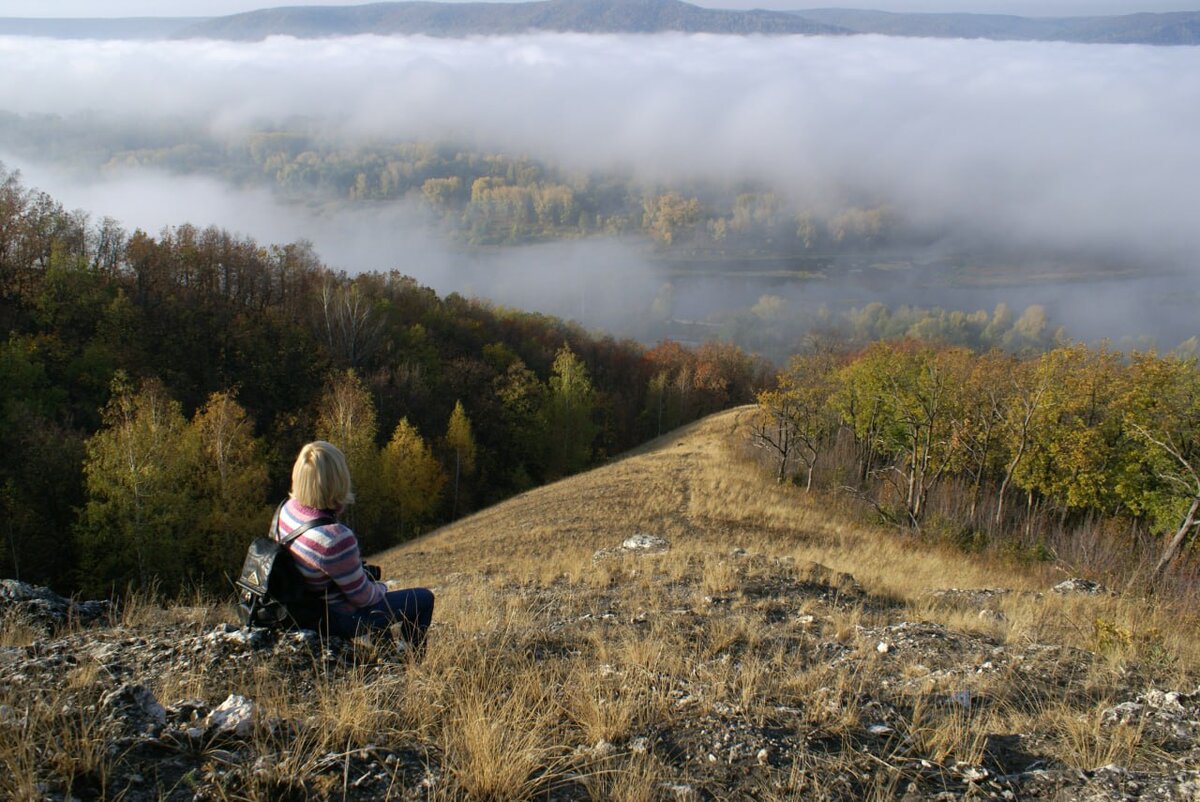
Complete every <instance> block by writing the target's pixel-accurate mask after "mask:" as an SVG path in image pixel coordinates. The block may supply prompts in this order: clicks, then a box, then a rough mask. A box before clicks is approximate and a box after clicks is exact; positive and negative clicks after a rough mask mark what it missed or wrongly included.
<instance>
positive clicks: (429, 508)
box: [379, 418, 446, 540]
mask: <svg viewBox="0 0 1200 802" xmlns="http://www.w3.org/2000/svg"><path fill="white" fill-rule="evenodd" d="M379 467H380V485H381V490H382V493H383V496H384V499H385V500H386V501H387V502H388V503H389V504H390V505H391V506H392V507H393V508H394V510H395V518H396V521H397V525H398V529H399V531H398V532H397V533H396V534H397V537H398V538H399V539H400V540H403V539H404V538H405V536H406V534H411V533H412V532H413V529H414V527H415V526H416V525H417V524H419V523H420V522H421V521H422V520H424V518H425V517H426V516H428V515H429V514H430V513H432V512H433V511H434V510H435V509H437V505H438V502H439V501H440V500H441V493H442V488H443V487H444V486H445V484H446V474H445V472H444V471H443V470H442V466H441V464H440V463H439V462H438V460H437V457H435V456H434V454H433V449H432V448H431V447H430V446H429V444H428V443H426V442H425V441H424V440H423V439H422V438H421V435H420V433H419V432H418V431H417V429H416V427H415V426H413V425H412V424H411V423H409V422H408V419H407V418H401V419H400V422H399V423H398V424H396V429H395V431H394V432H392V439H391V440H389V441H388V444H387V445H386V446H384V448H383V453H382V454H381V455H380V461H379ZM406 527H407V533H406Z"/></svg>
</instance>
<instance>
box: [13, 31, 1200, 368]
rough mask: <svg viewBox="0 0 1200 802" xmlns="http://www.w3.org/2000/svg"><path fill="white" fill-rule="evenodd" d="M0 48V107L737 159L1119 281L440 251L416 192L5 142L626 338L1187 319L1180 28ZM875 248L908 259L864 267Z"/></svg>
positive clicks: (1189, 161) (1189, 191)
mask: <svg viewBox="0 0 1200 802" xmlns="http://www.w3.org/2000/svg"><path fill="white" fill-rule="evenodd" d="M0 72H2V73H3V74H5V75H6V76H12V78H13V79H12V80H8V81H4V82H0V111H4V112H12V113H17V114H61V115H73V114H82V113H95V114H98V115H102V117H103V118H104V119H119V120H121V121H123V123H135V124H136V125H137V126H139V127H140V128H141V129H142V130H144V131H160V130H161V131H163V132H168V133H169V132H170V131H172V130H178V129H179V127H180V126H184V127H187V126H195V127H196V128H197V129H199V130H204V131H206V132H208V133H210V134H212V135H214V136H217V137H222V138H227V139H228V140H229V141H231V142H233V141H236V140H237V139H238V138H239V137H240V136H241V135H242V134H244V133H245V132H247V131H249V130H261V129H263V128H271V127H278V128H287V127H289V126H293V125H299V126H302V127H303V128H304V129H305V130H309V131H312V130H314V129H315V130H316V131H317V132H319V133H321V134H323V135H325V136H327V137H330V138H332V139H335V140H336V141H340V142H345V143H347V144H349V145H353V144H355V143H370V142H377V141H389V142H392V141H400V140H414V139H415V140H422V141H431V142H454V143H459V144H461V145H463V146H465V147H476V148H479V149H480V150H483V151H491V152H497V151H501V152H508V153H512V154H526V155H528V156H530V157H531V158H534V159H538V160H540V161H543V162H547V163H550V164H557V165H560V166H562V167H565V168H568V169H573V170H579V171H583V172H590V173H605V172H611V171H622V172H627V173H632V174H633V175H634V176H635V177H636V178H637V179H640V180H642V181H645V182H651V183H653V182H661V183H662V185H664V186H666V187H673V186H685V187H686V186H690V185H694V182H715V183H718V184H724V185H727V186H734V187H736V186H738V185H740V184H742V183H744V182H752V183H753V184H754V185H755V186H756V187H759V188H769V189H772V190H774V191H775V192H777V193H779V194H780V195H782V196H784V197H785V198H786V199H787V200H789V201H790V202H791V203H792V204H793V205H794V206H795V208H797V209H810V210H813V211H814V212H815V213H817V214H820V213H821V212H822V211H836V210H838V209H841V208H844V207H846V206H847V205H855V204H862V205H876V206H877V205H880V204H887V205H890V206H891V207H892V208H893V209H894V210H895V211H896V213H897V214H898V215H900V216H901V217H902V218H903V219H904V220H905V221H907V223H908V224H909V225H910V226H911V227H912V229H913V230H916V231H935V232H940V233H944V234H948V235H949V237H948V239H947V240H946V247H947V250H948V252H954V253H964V252H965V253H971V252H972V251H974V252H975V254H976V256H977V257H978V258H979V259H981V260H983V261H986V260H987V259H988V255H989V253H995V252H997V251H999V250H1005V251H1007V252H1009V253H1028V254H1034V255H1036V254H1039V253H1041V254H1053V255H1054V256H1055V258H1056V259H1059V260H1062V259H1066V260H1068V261H1069V260H1071V258H1072V257H1073V256H1074V258H1075V260H1076V261H1078V262H1086V261H1087V260H1088V259H1097V258H1102V259H1103V260H1104V261H1106V262H1108V263H1110V264H1113V263H1115V264H1119V265H1123V266H1124V267H1125V272H1126V273H1132V274H1133V275H1135V276H1137V275H1139V274H1141V275H1142V279H1143V281H1144V282H1145V283H1141V282H1137V281H1131V280H1129V279H1125V280H1123V281H1119V282H1117V281H1109V282H1107V283H1097V282H1095V281H1092V282H1090V283H1086V282H1077V283H1069V282H1065V283H1064V282H1063V281H1046V280H1045V276H1042V277H1037V276H1034V277H1033V279H1032V280H1031V283H1029V284H1028V285H1026V286H1021V287H1004V286H1001V287H996V286H991V287H984V286H981V285H979V284H978V283H977V284H975V285H972V286H967V287H963V286H955V285H951V284H947V283H946V281H945V279H946V274H945V273H944V272H943V273H938V272H937V271H932V272H931V271H926V270H923V269H922V268H921V264H923V263H924V262H935V261H937V260H938V259H940V258H941V257H942V255H941V254H931V253H924V252H922V253H901V254H889V255H880V256H879V257H878V258H877V259H873V258H867V259H866V260H865V261H864V264H863V265H855V264H852V263H840V264H834V265H833V266H832V267H831V270H830V271H829V273H830V275H834V276H836V279H834V278H828V279H825V280H823V281H815V282H811V281H810V282H801V281H797V280H795V279H794V278H792V279H789V278H782V279H779V278H776V279H771V278H762V277H758V278H756V277H728V276H724V277H711V278H709V279H705V280H701V279H696V278H694V277H687V278H684V279H678V278H673V277H672V276H671V275H669V274H670V273H671V269H670V268H669V267H663V266H662V265H657V266H656V265H654V264H653V263H652V262H651V260H650V259H649V258H648V252H647V249H646V247H645V246H644V245H643V244H636V245H634V244H630V243H626V242H622V241H615V242H614V241H605V242H597V241H594V240H588V241H582V242H574V243H565V244H559V245H549V246H539V247H533V248H520V249H503V250H496V251H484V252H474V253H470V252H465V251H464V250H462V249H456V248H455V247H452V246H450V245H449V244H447V243H446V242H444V241H442V240H440V239H439V237H438V235H436V234H435V233H433V228H432V227H430V225H429V221H428V219H427V218H426V215H425V213H424V212H423V210H422V209H421V208H420V207H419V205H417V204H415V203H408V202H404V203H392V204H377V205H376V204H366V203H364V204H356V205H351V204H348V203H344V202H343V203H338V204H329V205H324V206H322V205H316V204H315V202H314V205H310V206H305V205H289V204H285V203H283V202H282V201H279V200H278V199H277V198H276V197H275V196H273V195H271V194H270V193H268V192H267V191H266V190H254V189H233V188H230V187H228V186H225V185H223V184H221V183H219V182H217V181H215V180H212V179H208V178H202V177H197V176H178V175H168V174H164V173H154V172H150V171H144V170H143V171H120V170H117V171H112V170H109V171H107V172H106V173H105V174H104V175H103V176H101V177H93V178H91V179H89V180H86V181H84V180H80V178H79V177H78V176H73V175H70V174H67V173H65V172H59V171H57V170H56V169H55V168H54V167H52V166H49V164H48V163H47V162H44V161H43V160H41V159H38V158H33V157H31V155H30V154H29V153H28V152H23V153H22V155H21V158H20V159H17V158H11V157H10V158H9V159H6V160H5V161H6V163H7V164H8V166H9V167H10V168H21V169H22V170H23V171H24V172H25V175H26V180H27V183H28V184H29V185H31V186H38V187H40V188H43V189H45V190H46V191H48V192H50V193H51V194H53V195H55V196H56V197H57V198H59V199H60V200H61V201H62V202H63V203H64V204H66V205H67V206H68V207H71V208H76V207H78V208H83V209H86V210H88V211H89V212H91V213H93V215H95V216H103V215H108V216H112V217H114V218H117V219H118V220H120V221H121V222H122V223H123V224H125V225H126V226H128V227H130V228H133V227H140V228H143V229H146V230H148V231H151V232H154V231H157V230H158V229H160V228H161V227H162V226H164V225H177V224H180V223H183V222H190V223H193V224H196V225H201V226H203V225H207V224H210V223H213V224H216V225H219V226H222V227H226V228H228V229H230V230H233V231H236V232H239V233H242V234H246V235H249V236H252V237H254V238H255V239H257V240H259V241H260V242H264V243H266V242H286V241H293V240H296V239H308V240H311V241H312V242H313V243H314V244H315V246H316V249H317V251H318V253H319V254H320V255H321V257H322V258H323V259H325V260H326V261H327V262H328V263H329V264H331V265H332V266H335V267H338V268H343V269H347V270H349V271H351V272H356V271H359V270H388V269H398V270H401V271H403V272H405V273H408V274H411V275H413V276H415V277H417V278H418V279H419V280H421V281H422V282H424V283H427V284H429V285H430V286H432V287H434V288H435V289H437V290H439V291H440V292H449V291H458V292H464V293H467V294H474V295H479V296H484V297H489V298H492V299H494V300H495V301H497V302H498V303H504V304H508V305H513V306H520V307H523V308H530V309H536V310H540V311H546V312H549V313H553V314H560V315H564V316H567V317H571V318H575V319H578V320H580V321H581V322H583V323H584V324H586V325H592V326H603V327H605V328H607V329H609V330H612V331H614V332H616V333H619V334H631V335H633V336H639V337H641V336H646V332H648V331H653V330H654V329H653V326H650V325H648V323H647V321H648V319H649V318H648V315H649V314H650V310H651V309H652V308H653V309H654V310H655V312H654V314H656V315H658V316H659V317H660V318H664V319H668V320H669V319H685V320H702V319H705V318H707V317H708V316H710V315H711V314H713V313H714V311H715V312H720V311H721V310H722V309H725V310H731V309H741V308H747V307H750V306H753V305H754V304H755V303H756V299H757V298H759V297H760V296H761V295H763V294H774V295H779V296H780V297H783V298H784V299H785V300H786V301H787V303H789V304H791V305H792V306H793V308H797V309H798V308H801V307H803V308H805V309H812V308H819V307H820V305H821V304H830V305H836V306H838V307H844V306H846V305H858V304H861V303H869V302H871V301H883V302H885V303H889V304H902V303H910V304H917V305H922V306H930V305H934V304H941V305H945V306H950V307H953V308H959V309H964V310H973V309H980V308H984V309H986V308H990V307H992V306H993V305H994V304H995V303H998V302H1005V303H1008V304H1009V305H1010V306H1012V307H1013V308H1015V309H1020V308H1022V307H1023V306H1024V305H1026V304H1028V303H1034V302H1040V303H1048V304H1050V305H1051V307H1052V308H1051V309H1050V311H1051V314H1052V315H1053V316H1055V317H1056V320H1055V322H1056V323H1058V322H1062V323H1065V324H1066V325H1067V326H1068V329H1069V333H1070V334H1072V335H1073V336H1077V337H1087V338H1095V337H1101V336H1112V337H1122V336H1127V335H1130V336H1136V335H1138V334H1147V335H1150V336H1154V337H1158V338H1160V340H1161V341H1162V342H1163V343H1164V344H1165V345H1173V344H1174V343H1176V342H1178V341H1179V340H1181V339H1184V338H1186V337H1188V336H1191V335H1193V334H1196V333H1197V332H1196V330H1195V329H1196V326H1195V324H1193V323H1191V322H1190V315H1188V314H1187V312H1188V310H1190V308H1191V305H1192V304H1191V300H1194V299H1196V298H1197V297H1200V287H1198V286H1197V283H1198V280H1200V279H1198V276H1200V270H1197V269H1196V268H1197V267H1200V264H1198V262H1197V254H1200V227H1197V226H1196V225H1195V220H1194V217H1195V208H1196V199H1195V193H1196V190H1195V184H1196V177H1197V176H1200V149H1198V148H1196V147H1195V142H1196V141H1197V139H1198V138H1200V103H1198V102H1197V98H1200V48H1153V47H1141V46H1103V45H1068V44H1061V43H1014V42H984V41H954V40H913V39H890V38H886V37H875V36H863V37H849V38H820V37H773V38H753V37H723V36H711V35H697V36H687V35H681V34H672V35H657V36H584V35H569V34H568V35H562V34H539V35H529V36H520V37H491V38H478V39H470V40H441V39H430V38H424V37H407V38H405V37H396V38H376V37H359V38H353V39H332V40H315V41H312V40H305V41H301V40H294V39H288V38H274V39H269V40H267V41H265V42H260V43H231V42H203V41H188V42H62V41H46V40H30V39H21V38H0ZM164 135H166V134H164ZM3 147H4V144H3V143H0V149H3ZM0 158H2V157H0ZM46 158H49V157H48V156H47V157H46ZM685 191H686V190H685ZM897 260H899V261H901V262H909V263H912V264H913V265H915V266H916V267H913V268H912V269H908V270H906V271H899V272H897V271H888V270H878V269H875V268H874V267H873V266H872V263H873V261H884V262H894V261H897ZM852 261H853V260H851V262H852ZM1056 271H1060V272H1061V268H1060V267H1059V266H1051V267H1050V268H1048V270H1047V271H1046V272H1048V273H1054V272H1056ZM1033 272H1037V271H1036V270H1034V271H1033ZM1068 272H1069V271H1068ZM1165 272H1170V273H1171V274H1173V275H1172V276H1170V277H1169V278H1163V277H1162V276H1163V275H1164V273H1165ZM667 284H670V285H671V286H670V287H667V286H665V285H667ZM664 298H666V299H667V301H669V302H667V301H664V300H663V299H664ZM1171 299H1174V300H1175V301H1176V302H1175V303H1167V302H1168V301H1169V300H1171ZM1180 299H1185V302H1182V303H1181V302H1179V301H1180ZM656 301H657V304H656ZM1177 311H1178V312H1179V314H1176V312H1177ZM1189 329H1190V330H1189Z"/></svg>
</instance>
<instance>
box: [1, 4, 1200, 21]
mask: <svg viewBox="0 0 1200 802" xmlns="http://www.w3.org/2000/svg"><path fill="white" fill-rule="evenodd" d="M451 1H453V0H451ZM362 2H363V0H279V1H278V2H272V0H170V2H169V3H164V2H163V0H0V17H137V16H147V17H156V16H179V17H183V16H201V17H203V16H220V15H223V14H236V13H239V12H242V11H252V10H254V9H258V8H269V7H273V6H284V5H286V6H299V5H330V6H335V5H360V4H361V3H362ZM692 2H694V3H695V4H696V5H701V6H708V7H712V8H734V9H749V8H766V9H783V10H795V9H801V8H871V9H878V10H883V11H918V12H942V11H962V12H971V13H986V14H1017V15H1022V16H1087V15H1093V14H1096V15H1105V14H1132V13H1137V12H1143V11H1149V12H1162V11H1194V10H1197V8H1200V3H1197V2H1188V1H1187V0H815V2H814V0H692Z"/></svg>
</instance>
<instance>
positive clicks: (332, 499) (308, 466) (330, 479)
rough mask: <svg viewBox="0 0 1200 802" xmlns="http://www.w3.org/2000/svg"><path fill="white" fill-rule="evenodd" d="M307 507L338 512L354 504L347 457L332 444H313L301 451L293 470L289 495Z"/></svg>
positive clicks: (316, 442) (317, 441)
mask: <svg viewBox="0 0 1200 802" xmlns="http://www.w3.org/2000/svg"><path fill="white" fill-rule="evenodd" d="M288 495H290V496H291V497H292V498H294V499H296V501H299V502H300V503H301V504H303V505H304V506H306V507H316V508H317V509H318V510H337V509H339V508H341V507H343V506H345V505H347V504H352V503H353V502H354V491H353V490H352V489H351V487H350V468H349V467H348V466H347V465H346V455H345V454H343V453H342V452H341V450H340V449H339V448H338V447H337V446H335V445H333V444H332V443H326V442H325V441H324V440H315V441H313V442H311V443H309V444H308V445H306V446H304V448H302V449H300V455H299V456H298V457H296V464H295V465H293V466H292V489H291V492H290V493H289V494H288Z"/></svg>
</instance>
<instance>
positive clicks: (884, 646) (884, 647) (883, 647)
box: [875, 641, 892, 654]
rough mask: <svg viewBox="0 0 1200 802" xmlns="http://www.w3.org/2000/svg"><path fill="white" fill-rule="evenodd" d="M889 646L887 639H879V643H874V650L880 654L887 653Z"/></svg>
mask: <svg viewBox="0 0 1200 802" xmlns="http://www.w3.org/2000/svg"><path fill="white" fill-rule="evenodd" d="M891 648H892V647H891V646H889V645H888V643H887V641H879V643H877V644H875V651H877V652H879V653H880V654H887V653H888V652H889V651H890V650H891Z"/></svg>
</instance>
